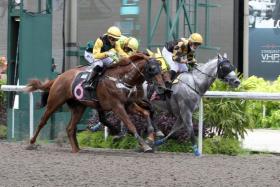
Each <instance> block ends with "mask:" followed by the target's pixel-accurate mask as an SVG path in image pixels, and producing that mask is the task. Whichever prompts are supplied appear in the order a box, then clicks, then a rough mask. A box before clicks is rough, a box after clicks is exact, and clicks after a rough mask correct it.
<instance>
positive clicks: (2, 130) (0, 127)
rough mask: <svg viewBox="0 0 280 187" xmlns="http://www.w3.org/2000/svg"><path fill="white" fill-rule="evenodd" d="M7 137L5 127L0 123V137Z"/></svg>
mask: <svg viewBox="0 0 280 187" xmlns="http://www.w3.org/2000/svg"><path fill="white" fill-rule="evenodd" d="M6 138H7V127H6V126H4V125H1V124H0V139H6Z"/></svg>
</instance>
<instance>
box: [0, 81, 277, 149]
mask: <svg viewBox="0 0 280 187" xmlns="http://www.w3.org/2000/svg"><path fill="white" fill-rule="evenodd" d="M24 88H25V86H19V85H18V86H17V85H2V86H1V90H3V91H7V92H10V91H16V92H23V91H24ZM204 97H207V98H232V99H252V100H272V101H277V100H280V93H267V92H224V91H207V92H206V93H205V95H204ZM14 103H15V104H14V107H13V110H12V111H13V112H12V138H14V109H16V108H18V106H17V105H18V101H17V102H14ZM33 103H34V101H33V93H32V92H30V93H29V105H30V107H29V126H30V128H29V129H30V130H29V134H30V138H31V137H32V136H33V132H34V117H33V115H34V108H33ZM198 129H199V132H198V148H199V151H200V152H201V154H202V134H203V130H202V129H203V101H202V99H201V101H200V104H199V128H198ZM104 133H105V139H107V137H108V130H107V128H106V129H105V132H104Z"/></svg>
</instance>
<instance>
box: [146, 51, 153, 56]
mask: <svg viewBox="0 0 280 187" xmlns="http://www.w3.org/2000/svg"><path fill="white" fill-rule="evenodd" d="M146 50H147V52H148V54H149V56H153V55H154V53H153V52H152V51H151V50H150V49H146Z"/></svg>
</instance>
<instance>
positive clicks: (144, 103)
mask: <svg viewBox="0 0 280 187" xmlns="http://www.w3.org/2000/svg"><path fill="white" fill-rule="evenodd" d="M137 104H138V105H139V106H140V107H142V108H145V109H146V110H148V111H149V113H150V115H149V116H148V117H149V119H148V120H150V121H151V124H152V126H153V128H154V132H155V136H156V137H164V134H163V132H162V131H161V130H160V129H159V128H158V126H157V124H155V123H154V122H153V119H154V109H153V106H152V105H151V103H150V102H149V101H146V100H144V99H142V100H140V101H139V102H137Z"/></svg>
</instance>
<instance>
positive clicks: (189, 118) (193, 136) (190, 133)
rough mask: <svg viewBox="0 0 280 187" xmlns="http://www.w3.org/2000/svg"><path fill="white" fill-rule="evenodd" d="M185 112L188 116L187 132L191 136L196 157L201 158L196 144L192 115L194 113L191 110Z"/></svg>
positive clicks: (185, 121) (185, 118) (186, 116)
mask: <svg viewBox="0 0 280 187" xmlns="http://www.w3.org/2000/svg"><path fill="white" fill-rule="evenodd" d="M185 112H186V113H187V114H186V115H185V117H184V124H185V125H186V128H187V132H188V134H189V136H190V140H191V143H192V147H193V152H194V155H195V156H200V152H199V150H198V146H197V142H196V137H195V134H194V130H193V123H192V115H191V114H192V113H191V112H190V111H189V110H187V111H185Z"/></svg>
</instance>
